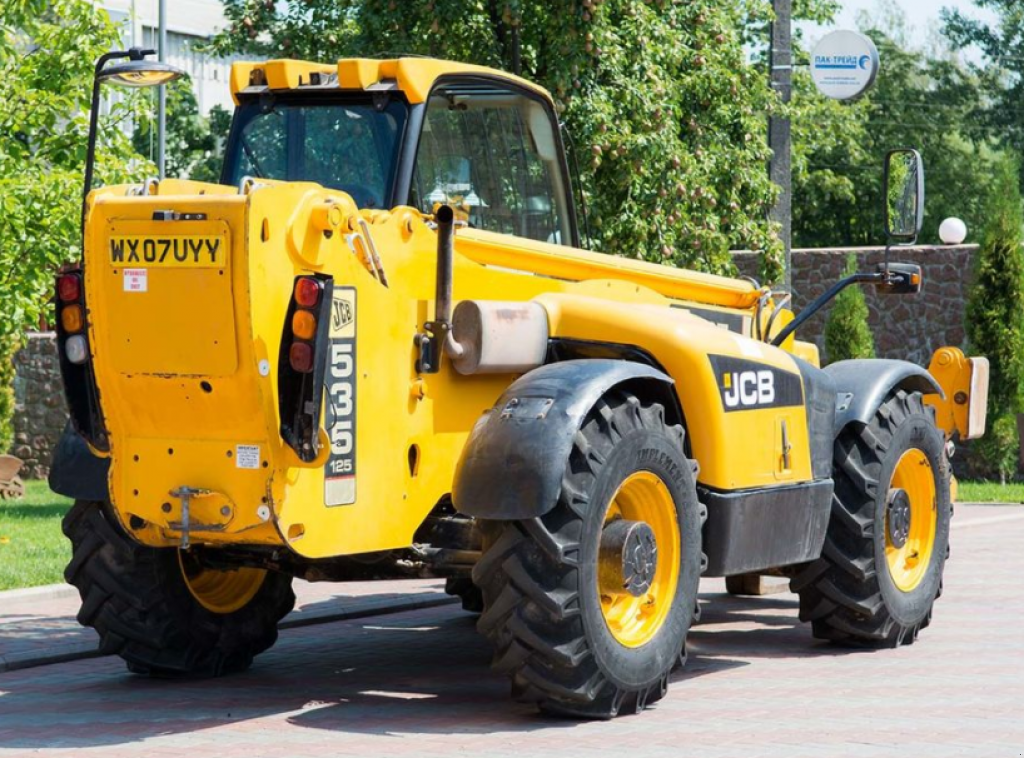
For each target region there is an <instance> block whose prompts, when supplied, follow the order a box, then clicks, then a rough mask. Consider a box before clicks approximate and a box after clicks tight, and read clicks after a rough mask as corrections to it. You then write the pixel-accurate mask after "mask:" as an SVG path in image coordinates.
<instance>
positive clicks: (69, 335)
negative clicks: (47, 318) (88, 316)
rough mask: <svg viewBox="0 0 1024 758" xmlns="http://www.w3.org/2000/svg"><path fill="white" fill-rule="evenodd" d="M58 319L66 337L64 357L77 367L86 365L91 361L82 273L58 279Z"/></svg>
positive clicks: (73, 272)
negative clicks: (86, 333)
mask: <svg viewBox="0 0 1024 758" xmlns="http://www.w3.org/2000/svg"><path fill="white" fill-rule="evenodd" d="M57 319H58V321H59V323H60V329H61V331H62V332H63V334H62V336H63V337H64V356H65V357H66V358H67V359H68V360H69V361H70V362H71V363H74V364H76V365H80V364H82V363H85V362H86V361H87V360H88V359H89V343H88V342H86V339H85V334H84V331H85V303H84V301H83V298H82V272H81V271H69V272H68V273H66V274H61V275H60V276H59V277H57Z"/></svg>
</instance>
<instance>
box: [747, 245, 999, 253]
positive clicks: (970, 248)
mask: <svg viewBox="0 0 1024 758" xmlns="http://www.w3.org/2000/svg"><path fill="white" fill-rule="evenodd" d="M979 247H981V246H980V245H978V244H977V243H970V244H966V245H907V246H902V245H900V246H894V247H893V248H892V250H893V254H894V255H895V254H896V252H897V251H902V252H907V253H934V252H941V251H945V250H956V251H962V252H974V251H976V250H977V249H978V248H979ZM731 252H732V254H733V255H760V253H758V252H756V251H754V250H732V251H731ZM793 252H794V253H801V254H807V253H810V254H814V255H846V254H847V253H854V254H855V255H860V254H864V253H884V252H885V245H872V246H868V247H794V248H793Z"/></svg>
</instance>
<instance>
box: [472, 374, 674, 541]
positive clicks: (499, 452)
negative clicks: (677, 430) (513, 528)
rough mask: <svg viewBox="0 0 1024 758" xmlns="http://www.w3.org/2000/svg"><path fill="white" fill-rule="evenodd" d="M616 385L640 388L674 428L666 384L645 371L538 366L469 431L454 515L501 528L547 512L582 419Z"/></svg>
mask: <svg viewBox="0 0 1024 758" xmlns="http://www.w3.org/2000/svg"><path fill="white" fill-rule="evenodd" d="M622 384H628V385H630V386H632V387H636V385H637V384H640V385H647V387H646V389H647V391H653V392H654V393H656V395H660V397H659V400H661V401H662V402H664V403H665V405H666V407H665V411H666V414H667V418H668V420H669V422H670V423H681V422H682V412H681V410H680V406H679V399H678V398H677V397H676V394H675V392H674V390H673V388H672V385H673V380H672V378H671V377H669V376H668V375H667V374H665V373H664V372H662V371H658V370H657V369H656V368H653V367H651V366H647V365H644V364H642V363H633V362H630V361H621V360H614V359H592V360H572V361H562V362H559V363H549V364H547V365H545V366H541V367H540V368H537V369H534V370H533V371H531V372H529V373H528V374H525V375H523V376H522V377H520V378H519V379H517V380H516V381H515V382H513V383H512V384H511V385H510V386H509V388H508V389H507V390H505V392H504V393H503V394H502V396H501V397H500V398H499V399H498V402H497V403H495V405H494V407H493V408H491V409H490V410H489V411H487V412H486V413H484V415H483V416H481V417H480V420H479V421H477V423H476V425H475V426H474V427H473V431H472V432H470V435H469V440H468V441H467V442H466V447H465V448H464V449H463V451H462V456H461V458H460V459H459V464H458V467H457V468H456V470H455V482H454V484H453V487H452V502H453V503H454V505H455V509H456V510H457V511H459V512H460V513H463V514H465V515H467V516H473V517H476V518H482V519H501V520H508V521H511V520H521V519H530V518H536V517H539V516H543V515H544V514H545V513H547V512H548V511H550V510H551V509H552V508H554V507H555V504H556V503H557V502H558V495H559V492H560V491H561V487H562V475H563V474H564V473H565V467H566V465H567V463H568V460H569V453H570V452H571V451H572V445H573V440H574V439H575V437H576V432H578V431H579V429H580V426H581V425H582V424H583V419H584V418H585V417H586V415H587V413H589V412H590V409H591V408H593V407H594V404H595V403H596V402H597V401H598V400H599V399H600V397H601V396H602V395H604V394H605V393H606V392H607V391H608V390H610V389H612V388H613V387H616V386H618V385H622Z"/></svg>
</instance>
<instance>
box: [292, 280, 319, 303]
mask: <svg viewBox="0 0 1024 758" xmlns="http://www.w3.org/2000/svg"><path fill="white" fill-rule="evenodd" d="M320 287H321V285H320V283H319V282H318V281H317V280H316V279H313V278H312V277H308V276H303V277H300V278H299V279H298V281H296V282H295V302H296V303H297V304H299V305H301V306H302V307H303V308H312V307H314V306H315V305H316V304H317V301H319V300H320Z"/></svg>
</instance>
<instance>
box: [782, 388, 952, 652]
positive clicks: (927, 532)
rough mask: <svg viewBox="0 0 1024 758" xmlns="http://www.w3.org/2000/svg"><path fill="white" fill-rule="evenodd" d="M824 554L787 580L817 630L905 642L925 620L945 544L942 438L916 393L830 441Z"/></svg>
mask: <svg viewBox="0 0 1024 758" xmlns="http://www.w3.org/2000/svg"><path fill="white" fill-rule="evenodd" d="M833 478H834V479H835V485H836V489H835V496H834V497H833V499H832V518H831V520H830V522H829V526H828V533H827V536H826V539H825V547H824V549H823V551H822V556H821V558H819V559H818V560H817V561H815V562H813V563H811V564H810V565H809V566H808V567H807V568H806V569H804V570H803V571H802V572H801V573H800V574H799V575H798V576H796V577H795V578H794V579H793V581H792V589H793V590H794V591H795V592H798V593H799V595H800V618H801V619H802V620H804V621H810V622H811V623H812V628H813V633H814V636H815V637H819V638H822V639H827V640H832V641H834V642H838V643H842V644H850V645H861V646H871V647H894V646H896V645H900V644H910V643H912V642H914V641H915V640H916V639H917V635H918V633H919V632H920V630H921V629H923V628H924V627H926V626H927V625H928V623H929V622H930V620H931V616H932V605H933V604H934V602H935V599H936V598H937V597H938V595H939V593H940V592H941V589H942V571H943V568H944V566H945V562H946V556H947V554H948V546H949V521H950V516H951V514H952V510H951V508H950V498H949V466H948V461H947V459H946V455H945V440H944V439H943V436H942V433H941V432H940V431H939V430H938V428H937V427H936V426H935V421H934V414H933V411H932V410H931V409H930V408H926V407H925V405H924V403H923V402H922V399H921V394H920V393H919V392H914V393H910V394H908V393H906V392H904V391H903V390H897V391H896V392H894V393H892V394H891V395H889V397H888V398H887V399H886V401H885V402H884V403H883V404H882V405H881V407H880V408H879V409H878V411H877V412H876V413H875V416H874V418H873V419H872V420H871V421H870V422H869V423H868V424H856V423H855V424H851V425H850V426H848V427H847V428H846V429H844V430H843V432H842V433H841V434H840V436H839V439H837V440H836V444H835V460H834V473H833Z"/></svg>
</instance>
